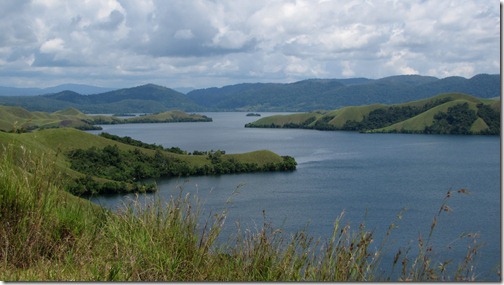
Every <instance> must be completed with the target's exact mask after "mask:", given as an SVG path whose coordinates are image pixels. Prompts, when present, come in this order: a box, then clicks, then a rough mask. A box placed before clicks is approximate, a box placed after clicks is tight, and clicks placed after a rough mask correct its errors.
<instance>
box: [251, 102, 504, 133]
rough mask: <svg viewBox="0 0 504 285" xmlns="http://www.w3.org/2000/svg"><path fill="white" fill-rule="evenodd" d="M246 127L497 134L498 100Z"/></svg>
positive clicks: (302, 117)
mask: <svg viewBox="0 0 504 285" xmlns="http://www.w3.org/2000/svg"><path fill="white" fill-rule="evenodd" d="M246 127H266V128H307V129H317V130H350V131H360V132H394V133H396V132H398V133H428V134H500V100H498V101H497V100H494V99H480V98H476V97H472V96H469V95H466V94H458V93H450V94H442V95H438V96H435V97H432V98H429V99H423V100H418V101H413V102H409V103H404V104H395V105H381V104H375V105H368V106H351V107H344V108H341V109H337V110H333V111H318V112H310V113H299V114H291V115H283V116H282V115H278V116H271V117H265V118H262V119H259V120H257V121H255V122H252V123H249V124H247V125H246Z"/></svg>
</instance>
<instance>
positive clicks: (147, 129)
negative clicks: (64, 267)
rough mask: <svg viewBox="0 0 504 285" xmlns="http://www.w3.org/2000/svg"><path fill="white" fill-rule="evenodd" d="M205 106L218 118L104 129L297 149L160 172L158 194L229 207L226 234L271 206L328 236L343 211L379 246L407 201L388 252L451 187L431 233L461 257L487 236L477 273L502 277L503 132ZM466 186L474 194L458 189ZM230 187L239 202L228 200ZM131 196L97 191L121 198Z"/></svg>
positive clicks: (106, 202)
mask: <svg viewBox="0 0 504 285" xmlns="http://www.w3.org/2000/svg"><path fill="white" fill-rule="evenodd" d="M262 114H263V116H266V115H271V113H262ZM205 115H207V116H209V117H212V118H213V122H207V123H177V124H131V125H110V126H103V128H104V130H103V131H105V132H109V133H112V134H116V135H120V136H130V137H133V138H135V139H140V140H142V141H144V142H148V143H156V144H161V145H163V146H165V147H171V146H178V147H180V148H182V149H184V150H187V151H193V150H211V149H213V150H217V149H221V150H225V151H226V152H227V153H241V152H247V151H253V150H260V149H269V150H272V151H274V152H276V153H278V154H280V155H290V156H293V157H294V158H295V159H296V161H297V162H298V168H297V170H296V171H294V172H287V173H255V174H240V175H223V176H204V177H190V178H187V177H185V178H179V179H159V180H158V181H157V184H158V186H159V188H160V191H159V193H158V194H157V195H159V196H160V197H162V198H166V199H168V198H169V197H170V196H175V195H177V194H178V193H179V191H180V189H181V188H183V192H184V193H197V194H198V196H199V197H200V198H202V200H203V201H204V209H205V213H209V212H213V213H216V212H218V211H222V210H223V209H228V217H227V220H226V226H225V229H224V231H223V234H222V236H223V237H228V236H232V235H233V233H236V231H237V230H236V221H239V223H240V224H241V227H242V228H250V229H252V230H253V231H254V230H255V229H256V228H260V227H261V225H262V223H263V210H264V211H265V213H266V219H267V221H269V222H271V223H272V224H273V226H274V227H280V228H282V229H283V230H284V232H285V233H287V234H288V233H292V232H295V231H298V230H301V229H305V228H306V229H307V231H308V232H309V233H310V234H311V236H315V237H320V238H321V239H322V240H324V239H328V238H329V237H330V234H331V232H332V229H333V224H334V221H335V219H336V218H337V217H338V216H339V215H340V214H341V213H342V212H344V213H345V215H344V221H345V222H346V223H349V224H350V225H351V227H352V228H354V229H357V228H358V226H359V224H360V223H365V224H366V227H367V228H368V229H369V230H373V231H374V235H375V243H376V244H375V246H376V247H378V246H379V244H380V241H381V239H382V238H383V236H384V234H385V232H386V230H387V228H388V226H389V225H390V224H391V223H392V222H394V220H395V218H396V215H397V214H398V213H399V212H400V211H401V210H402V209H406V210H405V212H404V214H403V217H402V220H400V221H399V228H397V229H396V230H394V232H393V234H392V236H391V243H392V244H393V246H392V248H393V249H392V251H393V252H390V253H389V254H388V258H391V256H393V254H394V253H395V251H396V250H397V249H398V248H400V247H402V248H407V247H409V246H410V247H411V248H412V250H414V249H415V248H416V247H417V244H418V242H417V241H418V237H419V235H422V237H423V238H424V239H425V238H426V236H427V235H428V233H429V229H430V225H431V223H432V220H433V217H434V216H435V215H436V214H437V212H438V210H439V208H440V206H441V203H442V202H443V198H444V197H445V196H446V193H447V192H448V191H449V190H452V191H453V193H454V195H452V196H451V197H450V199H449V200H448V202H447V203H448V206H449V207H450V209H451V211H450V212H443V213H442V214H441V216H440V218H439V219H438V224H437V227H436V229H435V232H434V235H433V240H434V242H433V246H434V247H433V248H434V252H435V253H436V254H437V255H438V256H439V258H440V260H443V261H444V260H447V259H449V258H452V257H453V258H455V259H456V260H461V259H462V257H463V256H464V254H465V253H466V249H467V245H468V244H469V242H470V240H469V239H460V238H458V237H459V236H460V235H461V234H463V233H477V234H478V235H479V236H478V238H477V241H478V242H480V243H483V244H484V247H482V248H481V249H480V250H479V251H478V256H477V257H478V259H477V261H478V263H477V272H478V274H479V275H477V277H478V278H479V279H483V280H499V279H498V277H497V275H496V274H495V271H496V269H497V268H500V263H501V187H500V173H501V172H500V157H501V156H500V151H501V150H500V138H499V137H496V136H492V137H490V136H437V135H408V134H359V133H352V132H337V131H336V132H323V131H314V130H297V129H249V128H244V127H243V126H244V124H245V123H247V122H251V121H254V120H256V119H257V118H256V117H246V116H245V113H206V114H205ZM461 188H464V189H467V190H468V191H469V192H470V194H469V195H461V194H457V193H456V192H457V191H456V190H459V189H461ZM230 197H231V198H232V202H231V203H226V201H227V200H229V198H230ZM128 198H131V197H130V196H107V197H96V198H92V201H94V202H96V203H99V204H101V205H103V206H105V207H109V208H115V207H117V206H118V205H120V204H121V203H122V202H124V201H127V199H128ZM448 246H450V248H448ZM452 266H456V265H455V264H454V265H452ZM384 270H387V269H385V268H384Z"/></svg>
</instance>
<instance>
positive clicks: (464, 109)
mask: <svg viewBox="0 0 504 285" xmlns="http://www.w3.org/2000/svg"><path fill="white" fill-rule="evenodd" d="M477 118H478V116H476V112H475V111H474V110H471V109H469V104H467V103H463V104H457V105H455V106H453V107H450V108H448V111H447V112H439V113H438V114H436V115H435V116H434V123H433V124H432V125H431V126H429V127H426V128H425V130H424V132H425V133H427V134H452V135H453V134H460V135H467V134H470V128H471V125H472V124H473V123H474V121H476V119H477Z"/></svg>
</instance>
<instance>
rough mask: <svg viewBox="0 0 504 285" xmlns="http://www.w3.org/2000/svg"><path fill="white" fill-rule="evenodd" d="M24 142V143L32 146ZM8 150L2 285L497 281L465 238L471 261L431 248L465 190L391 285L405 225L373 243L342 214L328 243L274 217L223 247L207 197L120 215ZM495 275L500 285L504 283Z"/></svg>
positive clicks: (46, 164)
mask: <svg viewBox="0 0 504 285" xmlns="http://www.w3.org/2000/svg"><path fill="white" fill-rule="evenodd" d="M72 131H73V130H72ZM17 136H18V137H16V138H15V139H18V140H20V141H24V140H25V137H26V136H25V135H23V136H22V135H17ZM0 137H2V138H5V137H6V135H5V134H0ZM7 137H9V139H12V135H8V136H7ZM48 141H50V139H48ZM43 147H45V146H43ZM0 149H2V150H3V151H4V153H3V155H2V156H0V233H1V234H0V280H6V281H102V282H103V281H116V282H117V281H122V282H124V281H165V282H170V281H177V282H184V281H192V282H196V281H234V282H238V281H256V282H257V281H260V282H267V281H283V282H288V281H312V282H313V281H333V282H335V281H346V282H356V281H359V282H363V281H373V282H379V281H389V282H390V281H396V280H399V281H406V280H408V281H417V282H426V281H476V280H482V281H485V278H488V277H489V276H487V275H480V274H479V272H476V271H474V270H475V264H476V261H475V260H477V258H475V257H478V256H480V255H479V247H478V244H477V243H476V240H475V239H472V238H470V237H469V238H465V237H464V236H465V235H461V236H460V237H458V238H455V240H454V241H458V242H451V243H450V246H454V247H462V248H463V247H465V246H467V248H468V249H467V256H466V257H465V258H464V257H461V258H457V259H456V260H448V261H444V258H443V257H436V256H435V252H437V251H438V250H439V249H440V248H442V247H441V246H434V244H435V243H434V242H433V241H431V236H432V233H433V232H434V231H435V229H436V224H437V223H436V221H437V220H443V219H441V215H445V211H443V209H446V208H447V207H448V206H447V203H448V199H449V197H450V196H452V195H458V194H459V193H465V192H463V191H462V190H459V191H449V192H448V193H447V195H446V198H445V199H444V200H443V201H442V204H441V206H440V209H439V211H438V214H437V215H436V216H435V217H434V222H433V223H432V225H431V227H430V229H431V231H430V232H429V234H428V235H427V234H426V237H428V238H427V242H426V243H425V244H424V242H423V241H422V240H421V238H420V241H419V243H418V253H415V252H411V253H409V250H407V251H406V252H405V253H402V252H401V249H403V248H402V247H401V248H400V249H399V251H398V252H397V254H396V257H395V261H394V265H395V263H396V261H397V266H398V267H399V268H397V270H396V272H402V273H401V274H400V276H399V277H392V272H384V271H383V268H388V267H390V265H391V264H385V262H384V261H385V259H383V258H381V256H382V255H384V254H385V253H387V254H388V253H391V252H392V253H394V252H396V251H395V250H394V249H393V248H390V246H391V245H392V246H394V247H395V246H396V244H394V243H393V242H390V241H389V239H388V237H389V235H390V234H391V232H392V231H393V229H395V228H396V227H397V226H396V225H395V222H399V221H394V223H392V224H391V225H390V227H389V229H388V231H387V234H386V237H385V238H384V239H383V241H376V242H373V239H374V236H373V232H374V231H375V230H376V229H368V228H366V226H365V224H361V225H360V226H357V227H353V226H352V227H351V226H350V224H346V225H345V224H343V221H342V220H341V219H342V217H343V214H341V216H340V217H339V218H336V220H335V223H334V228H333V235H332V237H331V238H330V239H323V240H321V239H315V237H311V236H310V235H309V234H308V233H306V232H304V231H299V232H297V233H295V234H293V235H291V236H290V238H289V237H288V236H284V235H283V229H276V228H274V227H273V226H272V225H271V224H270V223H268V222H266V218H265V222H264V224H263V225H262V227H261V228H259V229H255V231H254V230H253V229H244V231H243V233H242V232H241V231H240V229H238V233H237V237H236V240H234V239H230V240H229V241H228V242H227V243H223V244H220V243H217V240H218V236H219V235H220V233H221V230H222V227H223V223H224V222H225V220H226V213H227V210H226V209H224V210H222V211H220V210H219V211H217V213H213V214H212V215H211V216H208V217H206V219H203V218H205V217H202V216H201V212H200V206H201V204H199V203H198V201H199V200H198V198H197V197H194V199H192V198H191V196H190V195H188V194H187V195H183V194H182V193H181V194H180V195H179V196H178V197H174V198H172V199H171V200H170V201H161V200H156V201H154V202H152V203H149V204H143V202H140V200H138V199H137V200H135V201H132V204H131V205H130V206H124V207H123V208H121V209H120V210H119V211H117V212H116V213H112V212H110V211H105V210H104V209H102V208H99V207H97V206H96V205H92V204H91V203H90V202H89V201H87V200H83V199H80V198H77V197H74V196H71V195H68V193H65V192H64V191H62V190H61V189H62V188H61V181H62V179H61V176H60V174H59V173H58V171H57V168H55V165H54V163H53V161H52V160H51V159H50V158H49V157H46V158H42V159H41V158H38V157H36V156H34V155H33V154H29V153H27V152H23V151H22V150H21V148H20V146H19V145H16V144H15V143H14V144H12V143H11V144H10V145H9V146H8V147H7V149H3V148H0ZM18 151H21V153H18ZM398 219H400V218H398ZM399 223H400V222H399ZM416 234H417V233H412V236H411V240H413V239H414V238H415V235H416ZM418 234H419V235H420V236H421V234H420V233H418ZM380 244H381V245H380ZM466 244H467V245H466ZM397 246H398V247H399V246H400V245H397ZM411 246H413V245H411V244H409V245H408V247H411ZM473 247H474V249H473ZM439 258H441V259H439ZM440 265H441V266H440ZM496 268H497V269H496V271H498V267H496ZM499 272H500V271H499ZM477 273H478V274H477ZM490 273H492V274H498V273H497V272H495V273H494V272H489V273H488V274H490ZM494 276H495V277H494V279H495V278H498V279H499V280H500V274H499V275H494ZM389 277H392V279H389Z"/></svg>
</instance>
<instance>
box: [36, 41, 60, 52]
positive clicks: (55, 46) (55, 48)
mask: <svg viewBox="0 0 504 285" xmlns="http://www.w3.org/2000/svg"><path fill="white" fill-rule="evenodd" d="M64 45H65V41H64V40H62V39H60V38H56V39H51V40H48V41H46V42H44V43H43V44H42V46H41V47H40V52H43V53H56V52H61V51H64V50H65V48H64Z"/></svg>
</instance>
